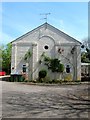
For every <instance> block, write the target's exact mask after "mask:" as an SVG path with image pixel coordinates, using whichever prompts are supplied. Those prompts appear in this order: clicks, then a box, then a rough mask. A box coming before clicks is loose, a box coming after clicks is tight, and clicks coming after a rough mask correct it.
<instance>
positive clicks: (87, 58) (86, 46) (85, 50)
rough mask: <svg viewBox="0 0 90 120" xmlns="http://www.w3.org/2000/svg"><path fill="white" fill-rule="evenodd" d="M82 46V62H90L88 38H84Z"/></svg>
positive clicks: (89, 42)
mask: <svg viewBox="0 0 90 120" xmlns="http://www.w3.org/2000/svg"><path fill="white" fill-rule="evenodd" d="M81 48H82V53H81V62H85V63H90V41H89V40H88V39H86V38H85V39H83V43H82V46H81Z"/></svg>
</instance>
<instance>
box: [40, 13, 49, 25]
mask: <svg viewBox="0 0 90 120" xmlns="http://www.w3.org/2000/svg"><path fill="white" fill-rule="evenodd" d="M50 14H51V13H41V14H40V15H44V16H45V17H44V18H42V19H44V20H45V21H46V23H47V18H48V15H50Z"/></svg>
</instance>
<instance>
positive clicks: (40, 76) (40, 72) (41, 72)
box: [39, 70, 47, 79]
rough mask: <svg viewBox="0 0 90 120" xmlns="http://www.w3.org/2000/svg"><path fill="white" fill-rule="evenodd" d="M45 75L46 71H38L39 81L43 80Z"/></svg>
mask: <svg viewBox="0 0 90 120" xmlns="http://www.w3.org/2000/svg"><path fill="white" fill-rule="evenodd" d="M46 75H47V71H46V70H41V71H39V79H41V78H45V77H46Z"/></svg>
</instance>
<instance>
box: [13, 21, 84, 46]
mask: <svg viewBox="0 0 90 120" xmlns="http://www.w3.org/2000/svg"><path fill="white" fill-rule="evenodd" d="M46 25H47V27H51V28H52V29H56V30H57V31H58V32H59V33H61V34H63V35H64V36H66V37H69V38H71V39H72V40H73V41H75V42H78V43H79V44H82V43H81V42H80V41H78V40H76V39H75V38H73V37H71V36H70V35H68V34H66V33H64V32H63V31H61V30H59V29H57V28H56V27H54V26H52V25H50V24H48V23H47V22H45V23H44V24H42V25H40V26H38V27H37V28H35V29H33V30H31V31H29V32H27V33H25V34H24V35H22V36H20V37H18V38H17V39H15V40H13V41H12V42H11V43H13V42H15V41H17V40H20V39H22V38H23V37H26V36H28V35H29V34H31V33H32V32H34V31H36V30H39V29H40V28H41V27H43V26H46Z"/></svg>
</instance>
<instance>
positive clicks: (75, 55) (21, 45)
mask: <svg viewBox="0 0 90 120" xmlns="http://www.w3.org/2000/svg"><path fill="white" fill-rule="evenodd" d="M80 47H81V43H80V42H79V41H77V40H76V39H74V38H72V37H70V36H69V35H67V34H66V33H64V32H62V31H60V30H58V29H57V28H55V27H53V26H52V25H50V24H48V23H44V24H43V25H41V26H39V27H37V28H35V29H34V30H32V31H30V32H28V33H26V34H24V35H23V36H21V37H19V38H17V39H16V40H14V41H12V60H11V74H22V72H23V66H26V74H28V75H29V76H30V79H32V80H34V79H37V78H38V73H39V71H40V70H42V69H46V70H47V72H48V75H47V76H48V77H50V79H59V73H58V75H57V74H56V73H52V72H51V71H50V70H48V68H47V66H45V65H44V63H43V62H42V63H41V64H40V60H41V56H42V54H43V53H44V54H45V55H46V56H48V57H50V58H58V59H59V60H60V61H61V63H62V64H64V67H65V70H64V73H63V76H62V78H63V79H64V78H65V76H66V75H71V76H72V79H73V80H77V79H78V80H80V79H81V50H80ZM28 50H29V51H30V52H31V54H32V55H31V57H30V58H29V60H28V61H25V59H24V58H25V54H26V53H27V52H28ZM67 66H68V67H69V68H70V73H67V72H66V67H67Z"/></svg>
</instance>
